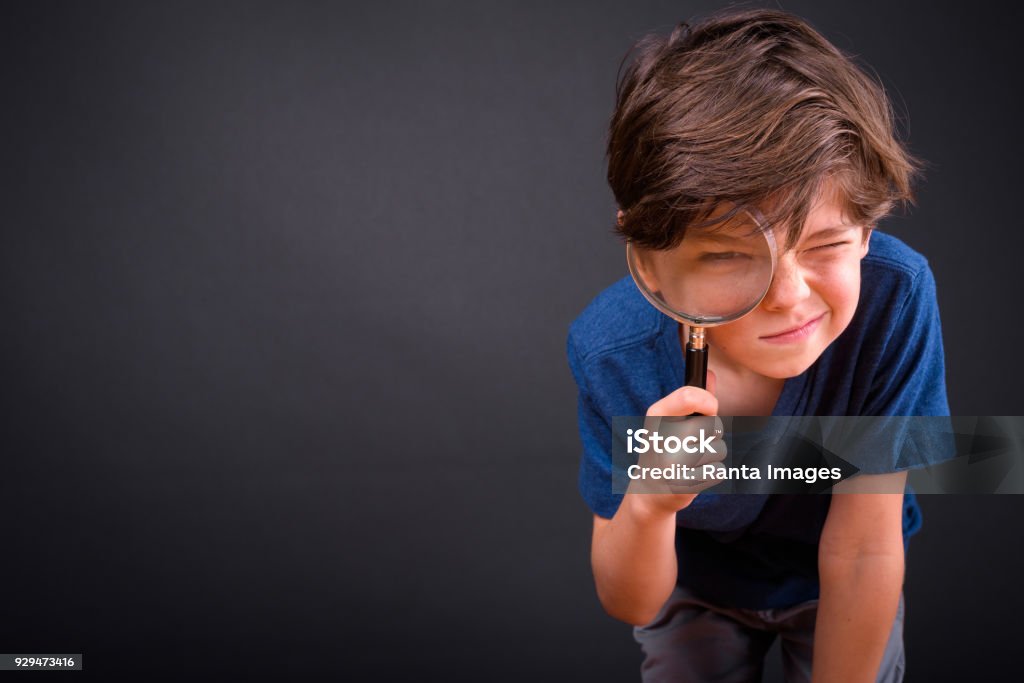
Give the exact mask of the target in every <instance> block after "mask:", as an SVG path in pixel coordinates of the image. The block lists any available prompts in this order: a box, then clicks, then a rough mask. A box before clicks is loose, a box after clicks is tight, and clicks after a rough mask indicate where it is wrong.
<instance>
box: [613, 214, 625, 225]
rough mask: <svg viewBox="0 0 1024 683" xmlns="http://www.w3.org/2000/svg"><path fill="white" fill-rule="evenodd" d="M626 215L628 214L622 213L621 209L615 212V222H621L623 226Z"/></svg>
mask: <svg viewBox="0 0 1024 683" xmlns="http://www.w3.org/2000/svg"><path fill="white" fill-rule="evenodd" d="M625 215H626V214H624V213H622V211H619V212H618V213H617V214H615V222H616V223H618V224H619V227H620V228H621V227H622V217H623V216H625Z"/></svg>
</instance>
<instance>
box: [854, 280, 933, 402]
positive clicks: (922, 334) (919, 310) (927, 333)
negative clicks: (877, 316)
mask: <svg viewBox="0 0 1024 683" xmlns="http://www.w3.org/2000/svg"><path fill="white" fill-rule="evenodd" d="M865 414H866V415H949V404H948V401H947V398H946V365H945V357H944V352H943V346H942V325H941V322H940V320H939V305H938V298H937V296H936V291H935V277H934V276H933V275H932V271H931V268H929V267H928V265H927V264H924V265H922V266H921V268H920V269H919V270H918V271H917V272H916V273H915V274H914V276H913V278H912V279H911V282H910V286H909V288H908V292H907V295H906V297H905V298H904V300H903V303H902V306H900V307H898V308H897V309H896V310H894V311H892V317H891V325H889V329H888V334H887V338H886V340H885V347H884V350H883V352H882V355H881V358H880V361H879V364H878V367H877V369H876V371H875V379H874V382H873V386H872V392H871V394H870V396H869V398H868V404H867V406H866V411H865Z"/></svg>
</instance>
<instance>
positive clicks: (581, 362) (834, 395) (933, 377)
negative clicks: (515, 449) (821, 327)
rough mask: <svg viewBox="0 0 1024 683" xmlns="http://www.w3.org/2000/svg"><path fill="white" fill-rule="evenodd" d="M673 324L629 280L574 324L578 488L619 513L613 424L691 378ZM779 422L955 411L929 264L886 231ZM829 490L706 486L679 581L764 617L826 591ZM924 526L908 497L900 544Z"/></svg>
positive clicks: (599, 507) (793, 387) (688, 519)
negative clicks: (759, 491) (822, 554)
mask: <svg viewBox="0 0 1024 683" xmlns="http://www.w3.org/2000/svg"><path fill="white" fill-rule="evenodd" d="M678 329H679V328H678V323H677V322H676V321H674V320H672V319H671V318H669V317H668V316H666V315H664V314H663V313H661V312H660V311H658V310H657V309H656V308H654V307H653V306H652V305H651V304H650V303H649V302H648V301H647V300H646V299H644V297H643V295H642V294H641V293H640V291H639V290H638V289H637V287H636V285H635V284H634V283H633V281H632V279H631V278H630V277H629V276H627V277H624V278H623V279H621V280H619V281H618V282H616V283H615V284H614V285H612V286H611V287H609V288H607V289H606V290H604V291H603V292H602V293H601V294H599V295H598V296H597V298H595V299H594V301H592V302H591V303H590V305H589V306H587V308H586V309H585V310H584V311H583V313H581V314H580V316H579V317H578V318H577V319H576V320H575V321H574V322H573V323H572V326H571V327H570V329H569V338H568V342H567V351H568V355H569V366H570V368H571V370H572V373H573V377H574V378H575V380H576V384H577V387H578V388H579V402H578V403H579V430H580V437H581V440H582V445H583V457H582V461H581V463H580V473H579V488H580V492H581V493H582V495H583V498H584V500H585V501H586V503H587V505H588V506H589V507H590V509H591V510H592V511H593V512H594V513H595V514H597V515H599V516H601V517H605V518H611V517H612V516H613V515H614V514H615V511H616V510H617V509H618V507H619V503H620V502H621V501H622V495H621V494H616V493H613V492H612V478H611V477H612V459H611V444H612V435H611V429H612V427H611V422H612V417H613V416H620V415H644V414H646V412H647V409H648V408H649V407H650V405H651V404H653V403H654V402H655V401H657V400H659V399H661V398H662V397H664V396H666V395H668V394H669V393H671V392H673V391H675V390H676V389H678V388H679V387H680V386H682V384H683V382H684V379H683V377H684V359H683V352H682V349H681V347H680V342H679V334H678ZM772 414H773V415H851V416H853V415H877V416H888V415H949V406H948V403H947V399H946V382H945V365H944V360H943V349H942V330H941V326H940V323H939V311H938V304H937V301H936V295H935V279H934V277H933V275H932V273H931V270H930V268H929V267H928V262H927V261H926V260H925V258H924V257H923V256H921V255H920V254H918V253H917V252H915V251H914V250H912V249H911V248H910V247H908V246H907V245H906V244H904V243H903V242H901V241H900V240H898V239H896V238H895V237H892V236H891V235H886V234H884V233H881V232H879V231H877V230H875V231H874V233H873V234H872V236H871V247H870V250H869V252H868V255H867V256H865V257H864V259H863V260H862V261H861V293H860V301H859V303H858V305H857V310H856V312H855V314H854V317H853V320H852V321H851V322H850V325H849V327H847V329H846V330H844V331H843V333H842V334H841V335H840V336H839V338H838V339H836V340H835V341H834V342H833V343H832V344H831V345H829V346H828V348H826V349H825V351H824V352H823V353H822V355H821V357H819V358H818V360H817V361H815V362H814V364H813V365H812V366H811V367H810V368H808V369H807V370H806V371H805V372H804V373H803V374H801V375H798V376H796V377H792V378H789V379H787V380H786V381H785V384H784V386H783V389H782V393H781V395H780V396H779V399H778V402H777V404H776V405H775V408H774V410H773V412H772ZM830 501H831V497H830V496H815V495H782V494H773V495H755V494H732V495H730V494H718V493H715V492H714V491H713V490H708V491H705V492H702V493H701V494H700V495H698V496H697V498H696V499H694V501H693V502H692V503H691V504H690V505H689V506H688V507H687V508H685V509H683V510H680V511H679V513H678V515H677V523H678V527H677V534H676V548H677V554H678V557H679V565H680V571H679V575H678V576H679V579H678V580H679V583H680V584H683V585H685V586H686V587H687V588H689V589H690V590H692V591H693V592H694V593H696V594H697V595H700V596H702V597H704V598H705V599H707V600H710V601H713V602H716V603H718V604H722V605H728V606H733V607H746V608H751V609H768V608H773V607H785V606H789V605H793V604H796V603H798V602H803V601H805V600H811V599H814V598H817V597H818V566H817V550H818V540H819V538H820V537H821V530H822V527H823V525H824V523H825V517H826V516H827V514H828V506H829V503H830ZM920 526H921V513H920V508H919V507H918V505H917V501H916V500H915V498H914V495H913V492H911V491H910V490H909V489H908V490H907V493H906V494H905V496H904V516H903V536H904V543H906V539H907V538H909V536H910V535H911V534H913V533H915V532H916V531H917V530H918V529H919V528H920Z"/></svg>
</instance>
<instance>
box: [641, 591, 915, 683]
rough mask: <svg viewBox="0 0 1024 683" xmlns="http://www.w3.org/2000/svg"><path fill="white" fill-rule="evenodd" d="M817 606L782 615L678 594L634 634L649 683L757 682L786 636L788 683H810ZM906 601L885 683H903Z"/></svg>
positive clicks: (884, 668) (892, 638)
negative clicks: (766, 661)
mask: <svg viewBox="0 0 1024 683" xmlns="http://www.w3.org/2000/svg"><path fill="white" fill-rule="evenodd" d="M817 612H818V601H817V600H811V601H809V602H803V603H800V604H798V605H794V606H793V607H786V608H780V609H765V610H754V609H738V608H731V607H719V606H716V605H713V604H711V603H708V602H704V601H703V600H701V599H700V598H697V597H696V596H694V595H693V594H692V593H690V592H689V591H686V590H685V589H683V588H680V587H678V586H677V587H676V589H675V591H673V593H672V595H671V596H670V597H669V599H668V601H667V602H666V603H665V606H664V607H662V609H661V612H660V613H659V614H658V616H657V617H655V619H654V621H652V622H651V623H649V624H647V625H646V626H639V627H636V628H634V629H633V635H634V637H635V638H636V641H637V642H638V643H640V646H641V648H642V649H643V651H644V655H645V658H644V662H643V665H642V666H641V673H642V678H643V680H644V683H667V682H676V681H678V682H679V683H691V682H692V683H704V682H705V681H707V682H708V683H711V682H714V683H750V682H759V681H760V680H761V676H762V673H763V670H764V658H765V654H766V653H767V652H768V649H769V648H770V647H771V646H772V643H773V642H774V641H775V637H776V636H777V635H778V636H781V638H782V642H781V649H782V667H783V671H784V673H785V676H786V681H787V683H809V681H810V680H811V656H812V653H813V652H814V620H815V618H816V616H817ZM904 666H905V664H904V655H903V594H902V593H900V604H899V609H898V610H897V611H896V620H895V622H894V623H893V627H892V632H891V633H890V634H889V642H888V643H887V644H886V646H885V654H884V655H883V656H882V665H881V667H880V668H879V670H878V682H879V683H900V681H902V680H903V670H904Z"/></svg>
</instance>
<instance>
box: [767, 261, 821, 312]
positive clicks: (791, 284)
mask: <svg viewBox="0 0 1024 683" xmlns="http://www.w3.org/2000/svg"><path fill="white" fill-rule="evenodd" d="M810 293H811V288H810V286H809V285H808V284H807V278H806V273H804V271H803V269H802V268H801V267H800V264H799V263H798V262H797V260H796V256H795V254H794V253H793V252H788V253H785V254H782V255H780V256H779V260H778V263H777V264H776V266H775V274H774V276H773V277H772V284H771V286H770V287H769V288H768V293H767V294H766V295H765V297H764V300H763V301H762V302H761V306H762V307H764V308H765V309H767V310H769V311H782V310H787V309H790V308H793V307H794V306H796V305H797V304H799V303H800V302H801V301H803V300H804V299H806V298H807V297H808V296H809V295H810Z"/></svg>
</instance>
